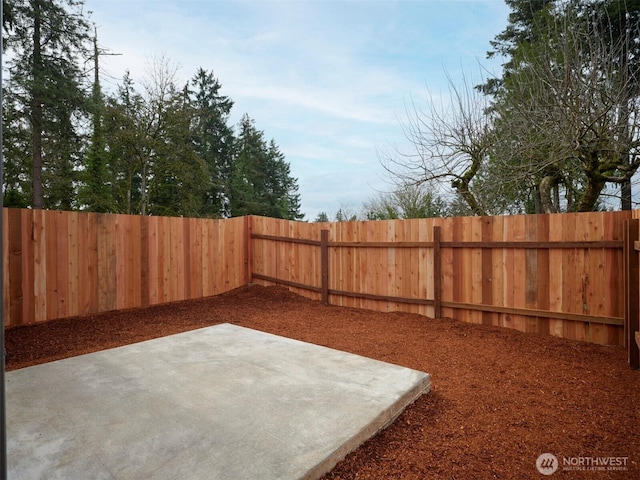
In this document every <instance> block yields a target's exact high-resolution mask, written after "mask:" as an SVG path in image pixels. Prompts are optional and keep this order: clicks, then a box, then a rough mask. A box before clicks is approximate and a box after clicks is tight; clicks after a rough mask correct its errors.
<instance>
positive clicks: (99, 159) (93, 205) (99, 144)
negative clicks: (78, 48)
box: [78, 30, 113, 213]
mask: <svg viewBox="0 0 640 480" xmlns="http://www.w3.org/2000/svg"><path fill="white" fill-rule="evenodd" d="M94 32H95V35H94V38H93V61H94V79H93V89H92V92H91V102H90V105H89V106H90V113H91V124H92V125H91V127H92V130H91V140H90V143H89V149H88V151H87V153H86V155H85V158H84V170H83V172H82V175H81V180H82V186H81V187H80V189H79V192H78V197H79V204H80V206H81V207H83V208H85V209H87V210H90V211H92V212H100V213H106V212H111V211H112V210H113V201H112V198H111V193H112V191H111V183H112V179H111V178H110V175H109V170H108V158H107V156H108V154H107V144H106V138H105V131H104V114H105V104H104V97H103V95H102V89H101V88H100V69H99V59H100V51H99V49H98V35H97V31H96V30H94Z"/></svg>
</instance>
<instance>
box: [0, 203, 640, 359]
mask: <svg viewBox="0 0 640 480" xmlns="http://www.w3.org/2000/svg"><path fill="white" fill-rule="evenodd" d="M3 213H4V215H3V222H4V225H3V227H4V232H5V235H4V238H3V241H4V251H5V258H4V260H5V261H4V279H5V282H4V298H5V305H4V308H5V324H6V325H7V326H15V325H21V324H30V323H35V322H42V321H46V320H50V319H55V318H62V317H71V316H77V315H86V314H91V313H97V312H104V311H110V310H116V309H124V308H136V307H145V306H149V305H155V304H161V303H167V302H173V301H179V300H185V299H192V298H198V297H203V296H209V295H216V294H219V293H223V292H225V291H228V290H231V289H233V288H236V287H239V286H242V285H245V284H247V283H249V282H256V283H260V284H264V285H271V284H281V285H286V286H287V287H288V288H290V289H291V290H293V291H295V292H296V293H299V294H301V295H304V296H307V297H310V298H313V299H317V300H321V301H324V302H325V303H331V304H336V305H343V306H349V307H356V308H366V309H371V310H378V311H396V310H398V311H407V312H414V313H419V314H422V315H425V316H428V317H434V316H435V317H452V318H455V319H458V320H462V321H466V322H473V323H480V324H486V325H499V326H503V327H509V328H515V329H517V330H521V331H525V332H538V333H545V334H551V335H555V336H560V337H565V338H570V339H576V340H586V341H591V342H595V343H600V344H608V345H619V346H622V345H627V346H628V345H629V341H628V339H629V338H633V335H634V333H635V332H633V331H631V330H633V329H635V330H637V326H634V324H633V323H632V322H631V323H630V322H625V318H632V317H634V316H635V318H636V322H637V316H638V313H637V312H638V294H637V288H638V287H637V283H638V281H637V278H635V280H636V281H635V284H636V285H635V286H632V283H633V282H632V280H634V277H637V276H638V273H637V272H638V268H637V267H638V266H637V263H638V260H637V253H638V252H636V251H635V249H634V248H633V247H634V246H638V247H639V248H640V245H637V244H636V243H635V242H636V241H638V240H639V239H638V235H637V223H638V220H637V218H638V217H640V211H634V212H597V213H579V214H557V215H520V216H507V217H460V218H438V219H419V220H393V221H367V222H362V221H357V222H341V223H303V222H293V221H286V220H278V219H271V218H264V217H253V216H252V217H244V218H234V219H227V220H208V219H184V218H166V217H139V216H128V215H107V214H94V213H78V212H58V211H41V210H40V211H38V210H17V209H4V210H3ZM633 222H635V225H636V234H630V233H629V232H630V231H631V230H629V228H628V226H627V227H625V225H628V224H630V223H633ZM625 228H626V230H625ZM625 232H626V234H627V236H626V237H625ZM630 235H631V236H630ZM633 235H635V236H633ZM625 245H626V248H625ZM630 250H632V251H633V252H634V253H635V254H636V259H635V263H636V265H635V267H636V269H635V271H633V269H631V270H630V269H629V268H628V266H629V265H632V266H633V261H634V260H630V258H631V254H630ZM625 292H626V296H625ZM634 292H635V293H634ZM634 295H635V300H634ZM625 325H626V327H627V328H626V329H625ZM634 343H635V342H634ZM630 355H633V352H631V353H630Z"/></svg>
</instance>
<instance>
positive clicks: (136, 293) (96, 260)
mask: <svg viewBox="0 0 640 480" xmlns="http://www.w3.org/2000/svg"><path fill="white" fill-rule="evenodd" d="M3 213H4V215H3V222H4V224H3V231H4V232H5V235H4V238H3V241H4V252H5V261H4V299H5V305H4V308H5V311H4V314H5V325H7V326H16V325H22V324H30V323H35V322H42V321H46V320H51V319H55V318H63V317H73V316H77V315H88V314H92V313H98V312H105V311H110V310H117V309H126V308H136V307H146V306H149V305H156V304H161V303H167V302H174V301H179V300H186V299H192V298H198V297H203V296H208V295H216V294H219V293H223V292H225V291H228V290H231V289H233V288H236V287H239V286H241V285H244V284H246V283H247V282H248V275H247V265H246V263H245V260H246V251H247V245H246V242H247V236H246V231H247V227H246V223H247V221H248V220H247V218H235V219H229V220H205V219H186V218H168V217H141V216H132V215H107V214H95V213H81V212H61V211H45V210H18V209H3Z"/></svg>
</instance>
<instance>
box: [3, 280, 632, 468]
mask: <svg viewBox="0 0 640 480" xmlns="http://www.w3.org/2000/svg"><path fill="white" fill-rule="evenodd" d="M222 322H229V323H234V324H237V325H242V326H244V327H249V328H254V329H257V330H262V331H266V332H270V333H274V334H277V335H283V336H286V337H289V338H294V339H298V340H302V341H306V342H311V343H316V344H320V345H325V346H328V347H331V348H336V349H340V350H345V351H348V352H352V353H356V354H359V355H365V356H367V357H371V358H375V359H378V360H383V361H386V362H391V363H395V364H399V365H403V366H405V367H409V368H414V369H417V370H421V371H424V372H428V373H430V374H431V381H432V391H431V392H430V393H429V394H427V395H424V396H422V397H421V398H419V399H418V400H417V401H416V402H415V403H414V404H413V405H411V406H410V407H409V408H407V410H405V412H404V413H403V414H402V415H401V416H400V417H399V418H398V419H397V420H396V421H395V422H394V423H393V424H392V425H391V426H389V427H388V428H387V429H386V430H384V431H382V432H380V433H379V434H378V435H376V436H375V437H373V438H372V439H371V440H369V441H368V442H367V443H365V444H364V445H363V446H362V447H360V448H359V449H358V450H356V451H355V452H353V453H352V454H350V455H348V456H347V457H346V458H345V459H344V461H342V462H340V463H339V464H338V465H337V466H336V467H335V468H334V469H333V471H331V472H330V473H329V474H328V475H327V476H326V477H325V478H326V479H327V480H329V479H355V478H357V479H389V478H402V479H489V478H497V479H528V478H546V477H543V476H542V475H540V474H539V473H538V470H537V469H536V460H537V458H538V456H539V455H540V454H542V453H546V452H550V453H553V454H554V455H555V456H556V457H557V458H558V460H559V462H560V466H559V469H558V471H557V472H556V473H555V474H553V476H552V477H550V478H580V479H582V478H595V479H609V478H624V479H633V478H640V372H638V371H632V370H630V369H629V367H628V364H627V361H626V352H625V351H624V350H622V349H618V348H610V347H602V346H598V345H591V344H587V343H580V342H574V341H567V340H562V339H558V338H553V337H549V336H541V335H534V334H523V333H519V332H515V331H512V330H507V329H501V328H497V327H487V326H481V325H470V324H465V323H461V322H456V321H453V320H433V319H429V318H425V317H422V316H419V315H414V314H405V313H377V312H371V311H366V310H356V309H350V308H342V307H335V306H330V307H325V306H323V305H322V304H320V303H319V302H314V301H310V300H308V299H305V298H302V297H299V296H297V295H294V294H293V293H290V292H289V291H287V290H286V289H284V288H280V287H260V286H247V287H242V288H240V289H237V290H234V291H232V292H229V293H226V294H224V295H220V296H217V297H211V298H206V299H201V300H195V301H188V302H181V303H176V304H171V305H163V306H158V307H152V308H148V309H145V310H130V311H125V312H115V313H108V314H100V315H94V316H91V317H85V318H77V319H66V320H61V321H54V322H49V323H47V324H42V325H36V326H23V327H16V328H12V329H9V330H7V332H6V336H5V342H6V349H7V369H8V370H13V369H17V368H22V367H26V366H29V365H35V364H39V363H44V362H49V361H52V360H56V359H61V358H65V357H69V356H74V355H80V354H84V353H89V352H93V351H96V350H102V349H106V348H112V347H116V346H120V345H124V344H128V343H134V342H139V341H142V340H147V339H151V338H155V337H159V336H164V335H170V334H174V333H178V332H182V331H186V330H191V329H195V328H200V327H205V326H209V325H214V324H217V323H222ZM301 428H304V426H301ZM604 457H607V458H609V457H615V459H613V461H614V463H616V464H620V465H618V467H616V468H624V469H625V470H608V469H607V468H608V467H606V466H602V465H593V464H592V465H591V467H590V468H593V469H594V470H591V471H586V470H584V468H586V465H588V464H589V463H590V462H591V463H593V462H594V461H597V462H603V461H607V462H611V460H605V459H604ZM565 462H568V463H569V465H565ZM625 463H626V465H624V464H625ZM581 464H582V465H581ZM568 468H573V469H578V470H568Z"/></svg>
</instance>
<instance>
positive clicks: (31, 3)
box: [3, 0, 89, 208]
mask: <svg viewBox="0 0 640 480" xmlns="http://www.w3.org/2000/svg"><path fill="white" fill-rule="evenodd" d="M82 7H83V2H82V1H81V0H49V1H45V0H16V1H15V2H13V3H12V5H11V10H10V14H11V18H10V21H9V20H5V18H3V23H5V22H6V23H5V25H6V24H10V25H11V27H10V28H11V34H10V35H9V36H7V38H6V45H7V50H8V51H9V52H10V58H11V60H10V61H9V62H8V63H9V72H10V82H9V84H8V89H9V90H10V91H11V92H12V94H13V95H14V99H15V102H16V105H17V111H19V112H22V114H23V115H24V118H25V119H26V121H27V122H25V123H28V128H29V132H30V137H31V146H30V159H31V172H30V173H31V175H30V177H31V182H32V202H31V203H32V206H33V207H34V208H43V207H45V206H46V207H49V208H71V207H72V206H73V204H74V183H73V174H74V171H75V167H76V166H77V162H79V159H80V149H81V140H82V139H81V136H80V134H79V133H78V125H77V118H78V116H79V115H82V114H83V113H84V111H85V110H86V102H85V100H86V98H85V94H84V91H83V88H82V82H83V77H82V72H81V70H80V68H79V66H78V61H79V59H80V58H83V57H86V52H87V48H86V47H87V41H88V38H89V37H88V28H89V26H88V23H87V21H86V19H85V18H84V17H83V15H82Z"/></svg>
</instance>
